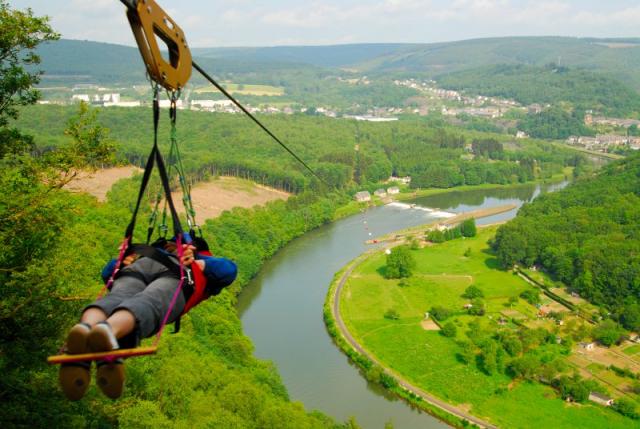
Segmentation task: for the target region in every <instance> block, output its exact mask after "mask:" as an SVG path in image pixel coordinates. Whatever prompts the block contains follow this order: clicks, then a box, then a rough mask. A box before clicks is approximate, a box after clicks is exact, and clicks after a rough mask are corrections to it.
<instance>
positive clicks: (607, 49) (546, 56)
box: [358, 37, 640, 90]
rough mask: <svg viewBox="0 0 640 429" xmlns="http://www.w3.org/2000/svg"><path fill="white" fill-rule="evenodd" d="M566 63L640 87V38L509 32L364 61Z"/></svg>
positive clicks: (417, 66)
mask: <svg viewBox="0 0 640 429" xmlns="http://www.w3.org/2000/svg"><path fill="white" fill-rule="evenodd" d="M549 63H556V64H559V65H562V66H571V67H578V68H583V69H586V70H589V71H594V72H604V73H607V74H610V75H611V76H614V77H615V78H617V79H619V80H621V81H622V82H625V83H627V84H628V85H630V86H631V87H633V88H634V89H636V90H640V39H593V38H590V39H578V38H570V37H505V38H494V39H475V40H463V41H459V42H449V43H434V44H428V45H419V46H405V47H404V48H400V49H398V50H397V51H396V52H393V53H390V54H386V55H381V56H379V57H377V58H374V59H371V60H368V61H365V62H362V63H360V64H359V65H358V68H359V69H360V70H362V71H367V72H376V73H408V74H415V73H423V74H425V75H428V76H437V75H441V74H444V73H450V72H455V71H460V70H465V69H470V68H476V67H480V66H486V65H495V64H525V65H538V66H542V65H545V64H549Z"/></svg>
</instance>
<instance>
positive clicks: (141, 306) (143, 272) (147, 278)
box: [87, 257, 185, 346]
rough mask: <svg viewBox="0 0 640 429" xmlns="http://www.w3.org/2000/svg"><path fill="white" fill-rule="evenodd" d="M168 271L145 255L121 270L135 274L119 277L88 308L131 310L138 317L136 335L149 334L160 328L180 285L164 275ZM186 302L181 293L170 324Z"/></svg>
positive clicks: (171, 277)
mask: <svg viewBox="0 0 640 429" xmlns="http://www.w3.org/2000/svg"><path fill="white" fill-rule="evenodd" d="M168 272H169V270H168V269H167V268H166V267H165V266H164V265H162V264H161V263H159V262H157V261H154V260H153V259H151V258H146V257H142V258H140V259H138V260H137V261H135V262H134V263H133V264H131V265H129V266H127V267H124V268H123V269H122V270H121V273H122V274H125V273H132V274H133V275H121V276H120V277H118V278H117V279H116V280H115V281H114V282H113V286H112V287H111V292H109V293H108V294H107V295H106V296H104V297H103V298H101V299H99V300H97V301H95V302H94V303H93V304H91V305H89V306H88V307H87V308H91V307H97V308H100V309H101V310H102V311H104V312H105V314H107V316H110V315H112V314H113V313H114V312H116V311H117V310H121V309H125V310H129V311H130V312H131V313H132V314H133V315H134V316H135V318H136V332H135V333H134V334H135V336H136V337H138V338H147V337H150V336H152V335H153V334H154V333H156V332H158V330H159V329H160V324H161V323H162V320H163V319H164V317H165V315H166V313H167V311H168V310H169V305H170V304H171V300H172V299H173V295H174V294H175V292H176V288H177V287H178V279H177V278H175V277H173V276H161V275H162V274H166V273H168ZM159 275H160V277H158V276H159ZM184 305H185V299H184V295H183V294H182V293H180V294H179V296H178V299H177V301H176V304H175V306H174V307H173V309H172V310H171V314H170V315H169V321H168V323H171V322H174V321H175V320H176V319H177V318H178V317H179V316H180V314H181V313H182V310H183V309H184ZM134 342H136V341H135V340H134ZM127 343H128V342H127ZM127 345H128V346H130V345H129V344H127ZM121 346H122V344H121Z"/></svg>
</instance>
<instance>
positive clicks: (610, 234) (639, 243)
mask: <svg viewBox="0 0 640 429" xmlns="http://www.w3.org/2000/svg"><path fill="white" fill-rule="evenodd" d="M638 189H640V156H638V155H635V156H632V157H629V158H627V159H625V160H622V161H619V162H616V163H613V164H610V165H608V166H607V167H605V168H604V169H603V170H602V171H601V172H600V173H599V174H597V175H596V176H595V177H593V178H590V179H586V180H580V181H578V182H576V183H575V184H574V185H572V186H570V187H568V188H566V189H564V190H562V191H560V192H557V193H554V194H551V195H545V196H543V197H541V198H540V199H538V200H536V201H535V202H534V203H532V204H531V205H528V206H525V207H524V208H523V209H522V211H521V212H520V214H519V215H518V217H517V218H516V219H514V220H513V221H511V222H509V223H508V224H507V225H505V226H503V227H502V228H500V229H499V230H498V233H497V235H496V239H495V242H494V244H493V248H494V250H496V252H497V255H498V257H499V259H500V261H501V262H502V264H503V265H504V266H511V265H513V264H520V265H523V266H525V267H530V266H532V265H540V266H542V267H544V268H545V270H547V271H548V272H549V273H550V274H552V275H553V276H554V277H555V279H557V280H560V281H562V282H563V283H565V284H567V285H569V286H570V287H571V288H572V290H574V291H576V292H578V293H580V295H582V296H584V297H586V298H588V299H589V300H590V301H591V302H593V303H595V304H601V305H605V306H607V307H608V309H609V311H610V312H611V314H612V315H613V317H615V318H616V319H617V320H618V321H620V322H622V323H623V324H624V325H625V326H626V327H627V328H628V329H632V330H637V329H640V305H639V304H640V293H639V292H638V279H639V278H640V277H639V276H640V264H639V260H638V257H637V254H638V249H640V237H639V235H638V227H639V226H640V210H639V209H638V207H640V205H639V204H640V196H639V192H638Z"/></svg>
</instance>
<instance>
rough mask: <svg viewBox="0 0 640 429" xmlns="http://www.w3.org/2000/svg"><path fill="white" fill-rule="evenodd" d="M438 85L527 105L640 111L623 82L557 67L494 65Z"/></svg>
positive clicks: (636, 99) (613, 112) (634, 95)
mask: <svg viewBox="0 0 640 429" xmlns="http://www.w3.org/2000/svg"><path fill="white" fill-rule="evenodd" d="M439 83H440V84H441V85H442V86H443V87H445V88H450V89H464V90H466V91H468V92H471V93H476V94H482V95H488V96H498V97H505V98H510V99H515V100H516V101H519V102H520V103H522V104H525V105H528V104H533V103H540V104H558V103H561V102H568V103H571V104H572V105H573V106H575V107H577V108H579V109H582V110H583V111H584V110H586V109H594V110H597V111H600V112H603V113H605V114H611V115H628V114H630V113H633V112H639V111H640V95H638V94H637V93H636V92H634V91H633V90H631V89H630V88H628V87H627V86H626V85H624V84H622V83H621V82H619V81H617V80H615V79H612V78H611V77H609V76H603V75H599V74H596V73H593V72H591V71H586V70H579V69H573V68H568V67H561V66H558V65H556V64H548V65H546V66H543V67H540V66H531V65H508V64H500V65H492V66H486V67H481V68H476V69H471V70H465V71H462V72H459V73H454V74H450V75H447V76H444V77H443V78H441V79H440V80H439Z"/></svg>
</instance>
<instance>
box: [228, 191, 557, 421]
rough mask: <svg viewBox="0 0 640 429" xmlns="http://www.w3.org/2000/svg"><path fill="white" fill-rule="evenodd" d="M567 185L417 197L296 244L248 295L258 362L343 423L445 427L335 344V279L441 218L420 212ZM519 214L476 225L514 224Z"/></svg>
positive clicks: (520, 199) (246, 324) (243, 300)
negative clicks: (331, 314)
mask: <svg viewBox="0 0 640 429" xmlns="http://www.w3.org/2000/svg"><path fill="white" fill-rule="evenodd" d="M563 186H566V182H563V183H558V184H552V185H541V186H540V185H528V186H517V187H513V188H504V189H483V190H471V191H453V192H447V193H445V194H440V195H432V196H428V197H423V198H418V199H416V200H414V201H409V202H408V203H410V204H416V207H415V208H409V206H408V205H391V206H389V205H387V206H382V207H376V208H373V209H371V210H368V211H366V212H364V213H361V214H359V215H355V216H351V217H349V218H346V219H343V220H340V221H338V222H335V223H333V224H330V225H326V226H323V227H321V228H318V229H316V230H314V231H312V232H310V233H308V234H305V235H304V236H303V237H301V238H299V239H297V240H294V241H293V242H291V243H290V244H288V245H287V246H286V247H285V248H284V249H282V250H281V251H280V252H278V254H277V255H275V257H274V258H272V259H271V260H270V261H269V262H267V263H266V264H265V265H264V267H263V268H262V270H261V272H260V274H259V275H258V276H257V277H256V278H255V279H254V280H253V281H252V282H251V283H250V284H249V285H248V286H247V287H246V288H245V289H244V291H243V292H242V294H241V295H240V297H239V300H238V311H239V314H240V317H241V319H242V325H243V329H244V332H245V334H246V335H248V336H249V337H251V340H252V341H253V344H254V345H255V355H256V356H257V357H259V358H261V359H268V360H272V361H273V362H274V363H275V364H276V366H277V367H278V371H279V373H280V374H281V376H282V379H283V382H284V384H285V385H286V387H287V389H288V391H289V395H290V397H291V399H292V400H294V401H300V402H302V403H303V404H304V406H305V408H306V409H307V410H313V409H317V410H320V411H322V412H323V413H326V414H328V415H330V416H332V417H334V418H335V419H336V420H338V421H345V420H347V419H348V418H349V417H351V416H354V417H355V418H356V420H357V421H358V423H359V424H360V425H361V426H362V427H363V428H365V429H370V428H383V427H384V425H385V423H386V422H392V423H393V425H394V428H395V429H405V428H407V429H408V428H418V427H420V428H429V429H432V428H446V427H448V426H447V425H445V424H444V423H442V422H440V421H439V420H437V419H435V418H434V417H432V416H430V415H428V414H426V413H422V412H419V411H417V410H414V409H412V408H411V407H410V406H409V405H407V404H406V403H405V402H403V401H400V400H398V399H396V398H395V397H394V396H391V395H389V394H388V393H386V392H385V391H384V390H383V389H381V388H380V387H379V386H376V385H373V384H371V383H368V382H367V381H366V380H365V379H364V378H363V377H362V376H361V375H360V373H359V372H358V370H357V368H355V367H354V366H353V365H352V364H350V363H349V361H348V359H347V357H346V356H345V355H344V354H343V353H342V352H341V351H340V350H339V349H338V348H337V347H336V346H335V345H334V344H333V343H332V341H331V338H330V337H329V335H328V334H327V332H326V330H325V326H324V322H323V320H322V306H323V304H324V300H325V297H326V294H327V290H328V287H329V284H330V283H331V280H332V278H333V275H334V273H336V272H337V271H338V270H340V269H341V268H342V267H343V266H344V265H346V264H347V263H348V262H349V261H351V260H352V259H354V258H355V257H357V256H358V255H360V254H361V253H363V252H364V251H365V250H367V249H369V248H370V246H368V245H366V244H365V241H366V240H367V239H369V238H372V237H376V236H379V235H383V234H386V233H389V232H392V231H395V230H398V229H402V228H407V227H411V226H417V225H420V224H424V223H428V222H430V221H432V220H434V219H436V217H434V215H433V212H430V211H427V210H421V209H420V207H430V208H438V209H439V210H442V211H447V212H452V213H460V212H465V211H470V210H476V209H480V208H487V207H495V206H501V205H505V204H516V205H517V206H518V208H519V207H520V206H522V204H523V203H525V202H529V201H532V200H533V199H534V198H536V197H537V196H538V195H540V194H541V193H545V192H552V191H554V190H557V189H559V188H561V187H563ZM516 212H517V209H514V210H512V211H510V212H506V213H501V214H499V215H495V216H490V217H487V218H484V219H480V220H478V221H477V223H478V224H490V223H494V222H498V221H503V220H507V219H510V218H512V217H514V216H515V214H516Z"/></svg>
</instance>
